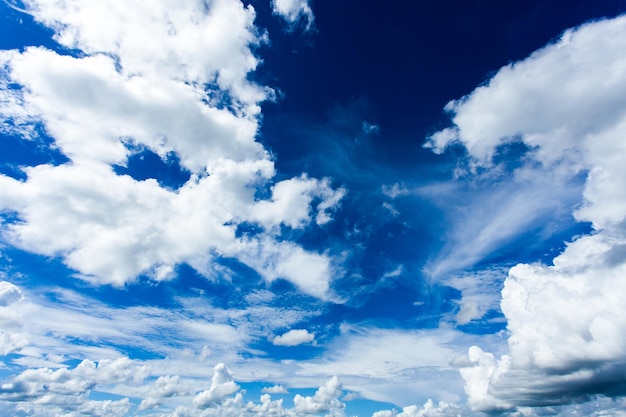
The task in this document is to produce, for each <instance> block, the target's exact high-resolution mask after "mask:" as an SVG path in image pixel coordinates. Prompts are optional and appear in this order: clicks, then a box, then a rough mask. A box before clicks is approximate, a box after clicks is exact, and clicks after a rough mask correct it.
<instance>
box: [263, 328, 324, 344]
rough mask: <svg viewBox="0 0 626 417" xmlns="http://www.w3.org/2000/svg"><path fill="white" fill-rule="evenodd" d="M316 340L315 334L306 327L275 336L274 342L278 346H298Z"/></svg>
mask: <svg viewBox="0 0 626 417" xmlns="http://www.w3.org/2000/svg"><path fill="white" fill-rule="evenodd" d="M313 340H315V335H314V334H313V333H309V331H308V330H306V329H292V330H289V331H288V332H287V333H284V334H282V335H280V336H275V337H274V339H273V340H272V343H273V344H275V345H276V346H297V345H301V344H304V343H309V342H312V341H313Z"/></svg>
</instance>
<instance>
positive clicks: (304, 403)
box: [293, 376, 346, 416]
mask: <svg viewBox="0 0 626 417" xmlns="http://www.w3.org/2000/svg"><path fill="white" fill-rule="evenodd" d="M341 395H342V386H341V383H340V382H339V378H337V377H336V376H334V377H332V378H331V379H330V380H328V381H327V382H326V383H325V384H324V385H322V386H321V387H320V388H319V389H318V390H317V391H316V392H315V395H313V396H312V397H303V396H301V395H299V394H297V395H296V396H295V397H294V398H293V403H294V411H295V412H296V413H303V414H320V413H328V415H331V416H342V415H344V413H343V409H344V408H345V406H346V405H345V404H344V403H343V402H341V401H340V400H339V397H341Z"/></svg>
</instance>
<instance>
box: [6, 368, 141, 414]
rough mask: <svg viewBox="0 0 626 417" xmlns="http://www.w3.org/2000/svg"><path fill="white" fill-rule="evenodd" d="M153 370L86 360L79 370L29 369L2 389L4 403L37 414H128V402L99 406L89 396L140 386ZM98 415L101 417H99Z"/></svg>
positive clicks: (100, 404) (99, 404) (101, 404)
mask: <svg viewBox="0 0 626 417" xmlns="http://www.w3.org/2000/svg"><path fill="white" fill-rule="evenodd" d="M149 372H150V370H149V368H147V367H146V366H144V365H138V364H136V363H134V362H133V361H131V360H130V359H128V358H125V357H120V358H117V359H115V360H102V361H100V362H97V363H96V362H92V361H90V360H83V361H82V362H80V363H79V364H78V365H77V366H76V367H75V368H73V369H68V368H60V369H56V370H53V369H49V368H38V369H27V370H25V371H23V372H22V373H20V374H19V375H17V376H15V377H13V378H11V379H10V380H9V381H8V382H6V383H4V384H2V386H1V387H0V401H3V402H8V403H14V404H18V405H19V406H20V407H21V408H25V409H30V410H36V409H37V408H38V407H41V406H50V408H46V412H45V413H46V414H50V415H51V413H52V412H53V411H54V409H55V408H59V409H61V410H63V411H64V412H78V411H79V410H80V411H81V412H82V411H83V410H87V409H92V410H93V411H94V412H95V411H96V410H98V409H100V410H103V409H104V410H106V409H113V410H112V411H115V410H117V411H122V410H126V411H127V410H128V400H126V401H122V402H105V403H95V402H90V401H88V398H89V394H90V393H91V391H92V390H93V389H94V388H95V387H96V386H98V385H110V384H138V383H141V382H142V381H143V380H144V379H145V377H147V376H148V374H149ZM96 415H97V414H96Z"/></svg>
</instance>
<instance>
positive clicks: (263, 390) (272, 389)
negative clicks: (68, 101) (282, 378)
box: [261, 385, 289, 394]
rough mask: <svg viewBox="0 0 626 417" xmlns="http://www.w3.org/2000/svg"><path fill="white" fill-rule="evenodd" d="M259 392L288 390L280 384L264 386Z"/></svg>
mask: <svg viewBox="0 0 626 417" xmlns="http://www.w3.org/2000/svg"><path fill="white" fill-rule="evenodd" d="M261 392H263V393H265V394H287V393H288V392H289V391H287V389H286V388H285V387H283V386H282V385H274V386H271V387H264V388H263V389H262V390H261Z"/></svg>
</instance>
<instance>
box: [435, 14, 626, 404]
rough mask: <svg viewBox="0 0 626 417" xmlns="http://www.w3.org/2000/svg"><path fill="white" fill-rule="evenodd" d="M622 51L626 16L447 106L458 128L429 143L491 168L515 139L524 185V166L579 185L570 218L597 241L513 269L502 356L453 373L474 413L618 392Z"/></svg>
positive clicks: (585, 31)
mask: <svg viewBox="0 0 626 417" xmlns="http://www.w3.org/2000/svg"><path fill="white" fill-rule="evenodd" d="M624 51H626V17H625V16H622V17H619V18H616V19H613V20H605V21H599V22H595V23H590V24H587V25H584V26H581V27H579V28H577V29H575V30H570V31H568V32H566V33H565V34H564V35H563V36H562V37H561V39H559V40H558V42H556V43H554V44H552V45H549V46H547V47H546V48H544V49H542V50H539V51H537V52H536V53H534V54H532V55H531V56H530V57H528V58H527V59H525V60H523V61H521V62H518V63H515V64H511V65H508V66H506V67H504V68H502V69H501V70H500V71H499V72H498V73H497V74H496V75H495V76H494V77H493V78H492V79H491V80H490V81H489V83H488V84H487V85H485V86H483V87H479V88H477V89H476V90H475V91H474V92H472V93H471V94H469V95H468V96H466V97H464V98H463V99H461V100H458V101H455V102H451V103H450V104H448V106H447V107H446V109H447V110H448V111H449V112H450V113H451V114H452V120H453V122H454V126H453V127H451V128H448V129H445V130H442V131H440V132H437V133H436V134H434V135H433V136H432V137H431V138H430V142H429V146H431V147H432V148H433V149H434V150H435V151H436V152H441V151H443V150H444V148H445V147H446V146H448V145H449V144H451V143H453V142H456V141H458V142H460V143H462V144H463V145H464V146H465V147H466V148H467V150H468V152H469V154H470V155H471V156H472V157H473V158H474V161H475V163H476V164H477V165H479V166H482V167H491V166H493V161H492V156H494V155H495V154H497V152H498V147H499V146H500V145H502V144H506V143H509V142H511V141H514V140H521V141H523V142H524V143H525V144H526V145H528V147H529V148H530V151H529V155H528V156H529V157H530V158H531V159H532V161H531V162H530V163H529V164H528V165H526V166H525V167H524V172H525V174H524V175H532V172H533V171H532V170H530V169H529V167H530V166H531V165H530V164H535V165H534V166H537V164H538V165H539V166H540V167H541V168H538V169H537V171H536V172H537V174H536V175H539V173H540V171H545V170H549V171H557V170H559V171H561V172H565V173H567V175H569V176H574V175H578V174H580V173H584V174H585V175H586V183H585V187H584V198H583V201H582V202H581V203H580V205H579V207H578V208H577V209H576V211H575V212H574V213H573V215H574V216H575V218H576V219H577V220H578V221H580V222H589V223H590V224H591V225H592V227H593V232H592V233H590V234H588V235H584V236H581V237H578V238H576V239H574V240H573V241H572V242H571V243H569V244H568V245H567V248H566V249H565V250H564V251H563V252H562V253H561V254H560V255H559V256H557V257H556V258H554V260H553V264H552V265H544V264H532V265H528V264H519V265H517V266H515V267H514V268H512V269H511V270H510V272H509V275H508V278H507V279H506V281H505V283H504V289H503V290H502V303H501V307H502V311H503V312H504V314H505V316H506V318H507V320H508V330H509V332H510V337H509V340H508V345H509V353H508V354H506V355H504V356H502V357H501V358H499V359H497V358H495V357H494V355H492V354H491V353H487V352H483V351H482V350H481V349H480V348H478V347H472V348H471V349H470V351H469V360H470V363H469V364H467V367H465V368H463V369H462V370H461V373H462V375H463V377H464V378H465V381H466V391H467V394H468V395H469V400H470V404H471V405H472V406H473V407H474V408H475V409H477V410H487V411H489V410H494V409H511V408H514V407H517V406H545V405H554V404H566V403H570V402H578V401H584V400H586V399H589V398H591V397H592V396H594V395H596V394H602V395H606V396H619V395H624V394H626V376H625V375H626V336H625V335H626V307H625V305H624V302H623V300H624V299H626V249H625V248H626V175H624V167H625V166H626V142H625V141H624V138H626V76H625V74H626V54H625V53H624ZM520 172H521V171H520ZM529 173H530V174H529Z"/></svg>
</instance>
